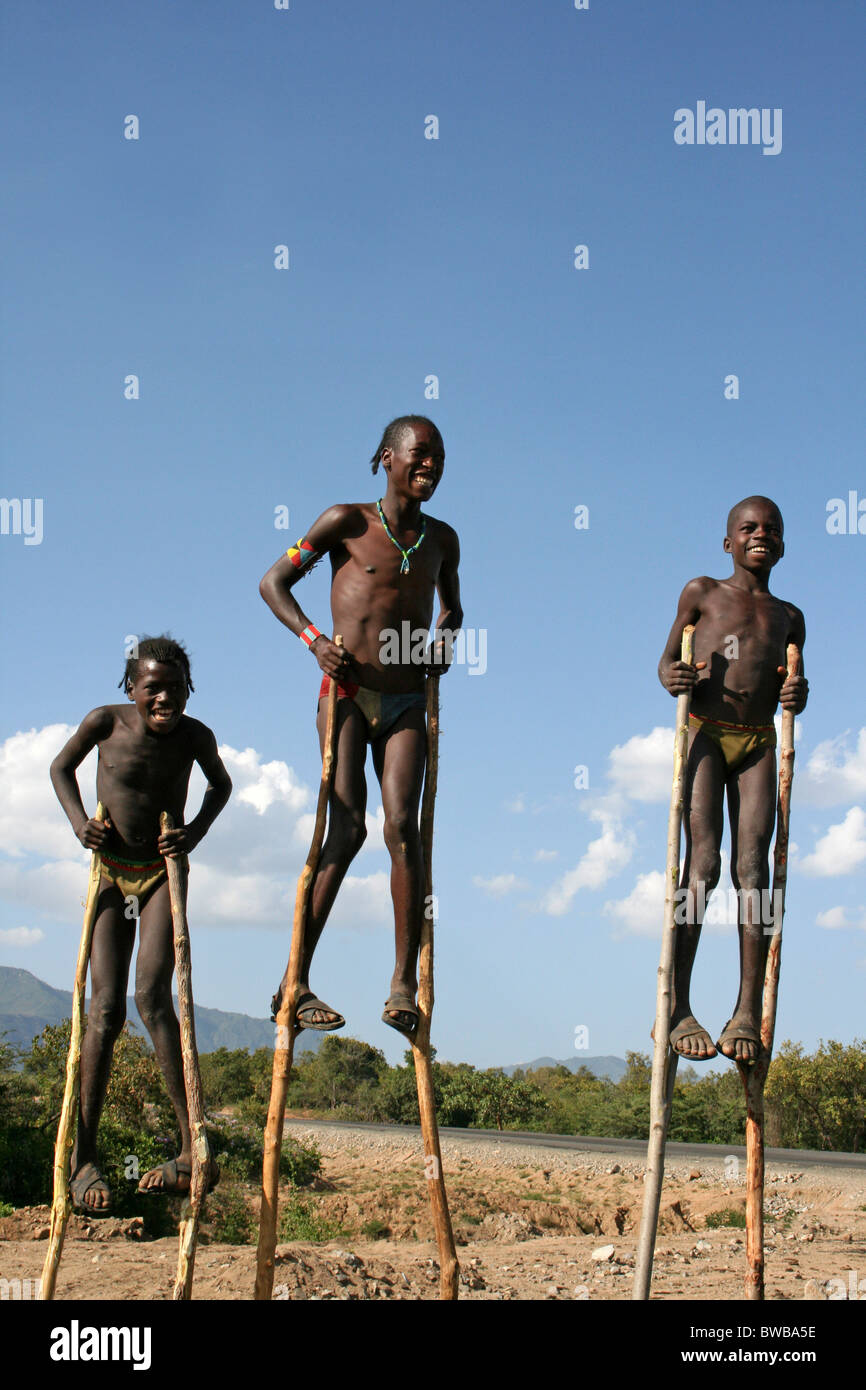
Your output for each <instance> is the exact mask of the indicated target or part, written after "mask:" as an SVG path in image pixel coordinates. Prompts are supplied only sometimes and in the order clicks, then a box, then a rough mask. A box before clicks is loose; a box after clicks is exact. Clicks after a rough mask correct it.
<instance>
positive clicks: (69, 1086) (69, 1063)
mask: <svg viewBox="0 0 866 1390" xmlns="http://www.w3.org/2000/svg"><path fill="white" fill-rule="evenodd" d="M94 820H100V821H101V820H105V807H104V806H103V804H102V802H101V801H100V803H99V805H98V806H97V808H96V815H95V816H94ZM101 877H102V855H101V854H100V853H99V850H96V849H95V850H93V851H92V853H91V856H90V876H89V878H88V881H87V901H86V903H85V907H84V924H83V926H82V928H81V941H80V942H79V945H78V962H77V964H76V967H75V984H74V986H73V989H72V1032H71V1033H70V1036H69V1052H68V1053H67V1056H66V1086H65V1089H64V1092H63V1106H62V1109H61V1111H60V1124H59V1125H58V1127H57V1142H56V1144H55V1145H54V1199H53V1201H52V1204H51V1229H50V1232H49V1236H48V1251H47V1253H46V1255H45V1263H44V1265H43V1267H42V1281H41V1291H40V1295H39V1296H40V1298H42V1299H43V1300H45V1301H48V1300H50V1299H52V1298H53V1297H54V1286H55V1283H56V1281H57V1267H58V1265H59V1264H60V1256H61V1254H62V1253H63V1241H64V1238H65V1236H66V1226H67V1223H68V1221H69V1213H70V1211H71V1210H72V1199H71V1198H70V1196H69V1177H70V1172H69V1169H70V1155H71V1153H72V1146H73V1144H74V1142H75V1132H76V1129H77V1127H78V1093H79V1083H80V1079H81V1035H82V1033H83V1031H84V990H85V987H86V985H87V967H88V965H89V963H90V946H91V942H92V941H93V928H94V925H95V923H96V907H97V903H98V901H99V880H100V878H101Z"/></svg>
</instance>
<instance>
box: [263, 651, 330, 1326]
mask: <svg viewBox="0 0 866 1390" xmlns="http://www.w3.org/2000/svg"><path fill="white" fill-rule="evenodd" d="M334 643H335V645H336V646H338V647H341V646H342V645H343V639H342V637H339V636H337V637H335V638H334ZM336 752H337V681H335V680H333V679H332V680H331V684H330V688H329V690H328V707H327V723H326V726H325V752H324V757H323V760H322V780H321V782H320V783H319V800H318V804H317V806H316V824H315V828H314V830H313V842H312V844H311V845H310V852H309V854H308V855H307V862H306V864H305V865H304V867H303V870H302V871H301V876H300V878H299V879H298V887H297V892H296V894H295V915H294V920H293V922H292V944H291V948H290V952H289V966H288V970H287V972H286V983H285V988H284V989H283V995H282V999H281V1001H280V1007H279V1010H278V1012H277V1022H276V1044H275V1047H274V1067H273V1074H272V1077H271V1098H270V1104H269V1105H268V1118H267V1123H266V1126H265V1140H264V1158H263V1162H262V1201H261V1209H260V1215H259V1245H258V1254H257V1257H256V1289H255V1297H256V1299H259V1300H269V1299H270V1297H271V1295H272V1293H273V1288H274V1251H275V1250H276V1248H277V1208H278V1202H279V1185H280V1154H281V1153H282V1147H283V1123H284V1120H285V1116H286V1094H287V1092H288V1089H289V1076H290V1074H291V1070H292V1059H293V1056H294V1050H295V1032H296V1024H295V1014H296V1010H297V1003H298V982H299V980H300V974H301V963H302V961H303V958H304V929H305V926H306V920H307V911H308V908H309V901H310V892H311V889H312V884H313V879H314V878H315V876H316V869H317V868H318V866H319V856H320V855H321V852H322V843H323V841H324V838H325V824H326V820H327V815H328V800H329V797H330V795H331V786H332V784H333V780H334V767H335V764H336Z"/></svg>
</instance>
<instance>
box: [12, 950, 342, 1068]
mask: <svg viewBox="0 0 866 1390" xmlns="http://www.w3.org/2000/svg"><path fill="white" fill-rule="evenodd" d="M176 1008H177V999H176V998H175V1009H176ZM126 1011H127V1018H128V1019H129V1021H130V1023H132V1024H134V1025H135V1027H136V1029H137V1031H138V1032H139V1033H141V1034H142V1035H143V1036H144V1037H145V1038H147V1036H148V1035H147V1029H146V1028H145V1026H144V1024H143V1023H142V1021H141V1018H140V1017H139V1013H138V1009H137V1008H136V1007H135V1000H134V999H131V998H127V1001H126ZM71 1013H72V991H71V990H66V989H53V988H52V987H51V985H46V984H45V982H44V980H39V979H37V978H36V976H35V975H31V974H30V971H29V970H15V969H13V968H12V967H11V966H5V965H0V1035H2V1034H3V1033H5V1034H6V1042H9V1043H14V1044H15V1046H16V1047H29V1046H30V1044H31V1042H32V1041H33V1039H34V1038H35V1037H36V1035H37V1033H41V1032H42V1029H43V1028H46V1027H47V1026H48V1025H49V1024H54V1023H62V1021H63V1019H64V1018H69V1017H70V1015H71ZM195 1036H196V1043H197V1044H198V1050H199V1052H215V1051H216V1049H217V1048H218V1047H226V1048H228V1049H229V1051H230V1052H231V1051H234V1050H236V1049H237V1048H246V1049H247V1050H248V1051H250V1052H254V1051H255V1049H256V1048H257V1047H273V1045H274V1025H273V1024H272V1023H271V1021H270V1019H267V1018H251V1017H250V1015H249V1014H228V1013H223V1011H222V1010H221V1009H206V1008H205V1007H204V1006H203V1005H202V1004H196V1006H195ZM323 1037H324V1034H323V1033H315V1032H312V1031H310V1030H309V1029H308V1030H306V1033H305V1034H304V1036H303V1038H302V1039H299V1040H298V1042H299V1043H302V1044H303V1046H302V1048H299V1055H300V1051H304V1052H316V1051H318V1049H319V1047H320V1046H321V1043H322V1038H323ZM148 1041H149V1039H148ZM296 1045H297V1044H296Z"/></svg>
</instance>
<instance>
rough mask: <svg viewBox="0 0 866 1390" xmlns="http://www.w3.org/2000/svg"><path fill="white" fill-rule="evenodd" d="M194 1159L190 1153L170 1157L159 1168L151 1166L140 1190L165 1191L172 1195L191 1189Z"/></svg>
mask: <svg viewBox="0 0 866 1390" xmlns="http://www.w3.org/2000/svg"><path fill="white" fill-rule="evenodd" d="M191 1177H192V1161H191V1159H190V1155H189V1154H188V1153H183V1154H178V1156H177V1158H170V1159H169V1161H168V1163H163V1164H161V1165H160V1167H159V1168H150V1169H148V1171H147V1172H146V1173H145V1175H144V1177H143V1178H142V1179H141V1182H140V1183H139V1184H138V1191H139V1192H165V1193H166V1194H168V1195H170V1196H175V1195H178V1194H183V1193H185V1192H188V1191H189V1184H190V1178H191Z"/></svg>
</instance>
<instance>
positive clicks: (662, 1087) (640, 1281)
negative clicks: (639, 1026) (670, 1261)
mask: <svg viewBox="0 0 866 1390" xmlns="http://www.w3.org/2000/svg"><path fill="white" fill-rule="evenodd" d="M694 632H695V629H694V627H693V626H692V624H691V623H690V624H688V626H686V627H684V628H683V638H682V652H681V659H682V660H683V661H685V662H688V663H689V664H691V661H692V655H693V651H694ZM690 701H691V696H690V694H689V693H686V694H684V695H680V696H678V697H677V727H676V733H675V736H674V773H673V785H672V787H671V804H670V812H669V814H668V850H667V867H666V870H665V916H664V927H663V930H662V947H661V958H660V960H659V968H658V975H657V984H656V1021H655V1027H654V1029H653V1039H654V1048H653V1067H652V1090H651V1093H650V1135H649V1145H648V1148H647V1166H646V1175H645V1179H644V1194H643V1211H642V1213H641V1224H640V1235H639V1238H638V1246H637V1254H636V1256H635V1276H634V1287H633V1289H632V1298H633V1299H646V1298H649V1296H650V1284H651V1282H652V1269H653V1254H654V1252H655V1243H656V1230H657V1227H658V1219H659V1204H660V1202H661V1195H662V1180H663V1178H664V1171H665V1142H666V1140H667V1133H668V1125H669V1123H670V1115H671V1102H672V1099H673V1088H674V1079H675V1077H676V1070H677V1053H675V1052H672V1051H671V1047H670V1033H671V996H672V991H673V973H674V944H675V941H676V930H677V924H676V920H675V915H674V913H675V908H676V900H677V890H678V888H679V884H680V833H681V830H682V823H683V794H684V791H685V782H686V763H687V760H688V745H689V704H690Z"/></svg>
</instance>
